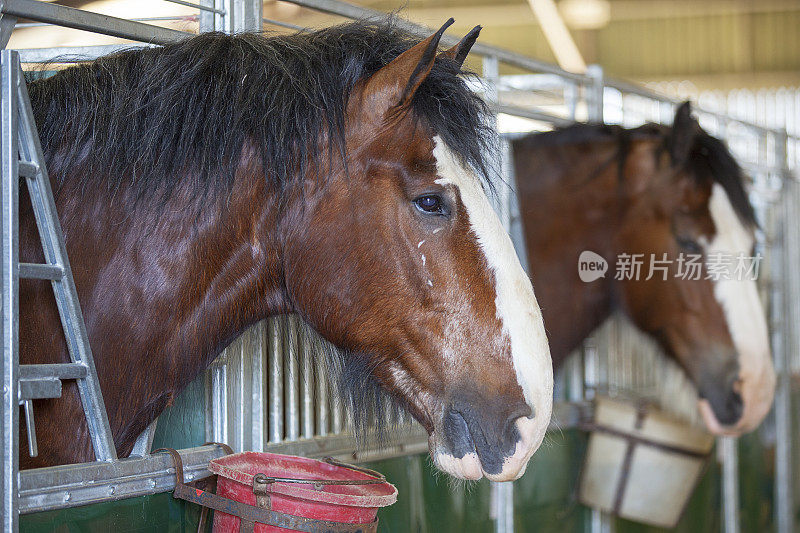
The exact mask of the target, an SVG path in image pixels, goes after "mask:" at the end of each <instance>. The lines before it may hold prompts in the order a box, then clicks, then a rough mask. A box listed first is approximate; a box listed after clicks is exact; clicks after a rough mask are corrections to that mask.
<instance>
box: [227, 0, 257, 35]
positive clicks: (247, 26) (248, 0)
mask: <svg viewBox="0 0 800 533" xmlns="http://www.w3.org/2000/svg"><path fill="white" fill-rule="evenodd" d="M230 9H231V10H232V12H233V13H232V15H233V16H232V18H233V24H232V29H233V32H234V33H238V32H243V31H261V27H262V26H263V22H262V12H263V8H262V5H261V0H231V2H230Z"/></svg>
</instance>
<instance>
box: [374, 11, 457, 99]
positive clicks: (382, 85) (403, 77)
mask: <svg viewBox="0 0 800 533" xmlns="http://www.w3.org/2000/svg"><path fill="white" fill-rule="evenodd" d="M453 22H455V21H454V20H453V19H452V18H451V19H450V20H448V21H447V22H445V23H444V25H443V26H442V27H441V28H439V31H437V32H436V33H434V34H433V35H431V36H430V37H428V38H427V39H425V40H424V41H422V42H420V43H419V44H416V45H414V46H412V47H411V48H409V49H408V50H406V51H405V52H403V53H402V54H400V55H399V56H397V57H396V58H395V59H393V60H392V61H391V62H390V63H389V64H388V65H386V66H385V67H383V68H381V69H380V70H379V71H378V72H376V73H375V74H373V75H372V76H371V77H370V78H369V80H367V85H366V92H367V93H368V94H369V93H374V94H387V95H388V98H389V102H388V107H389V108H390V109H392V108H401V109H402V108H405V107H407V106H408V105H409V104H410V103H411V99H412V98H414V93H416V92H417V89H418V88H419V86H420V85H422V82H423V81H425V78H427V77H428V74H430V72H431V69H432V68H433V63H434V61H435V60H436V49H437V47H438V46H439V40H440V39H441V38H442V34H443V33H444V30H446V29H447V28H448V27H449V26H450V25H451V24H453Z"/></svg>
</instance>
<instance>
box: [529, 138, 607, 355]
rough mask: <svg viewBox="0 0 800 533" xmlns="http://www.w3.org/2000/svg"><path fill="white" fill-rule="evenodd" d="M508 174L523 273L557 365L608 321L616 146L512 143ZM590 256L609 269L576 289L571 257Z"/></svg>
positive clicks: (575, 268)
mask: <svg viewBox="0 0 800 533" xmlns="http://www.w3.org/2000/svg"><path fill="white" fill-rule="evenodd" d="M513 151H514V168H515V172H516V181H517V194H518V197H519V202H520V212H521V216H522V221H523V226H524V233H525V239H526V247H527V255H528V266H529V272H530V274H531V278H532V280H533V287H534V290H535V291H536V297H537V299H538V301H539V305H540V306H541V308H542V314H543V316H544V323H545V328H546V329H547V332H548V336H549V340H550V350H551V354H552V357H553V364H554V365H556V366H558V365H560V364H561V363H562V362H563V360H564V359H565V358H566V357H567V355H569V354H570V352H572V351H573V350H574V349H575V348H577V347H578V346H579V345H580V343H581V342H582V341H583V340H584V339H585V338H586V337H587V336H588V335H589V334H590V333H591V332H592V331H593V330H594V329H595V328H597V327H598V326H599V325H600V324H601V323H602V322H603V321H604V320H605V319H606V318H607V317H608V316H609V315H610V314H611V311H612V306H613V294H612V293H613V277H614V265H615V263H616V260H615V256H616V250H615V245H614V242H615V240H616V234H617V231H618V229H619V227H620V222H619V220H620V207H621V205H620V201H619V198H620V196H619V189H618V177H619V176H618V169H619V165H618V160H617V154H618V149H617V146H616V143H606V142H601V143H597V146H593V147H592V148H591V149H590V150H588V151H587V150H586V146H585V145H583V146H576V145H570V144H565V145H561V146H559V145H556V146H552V145H550V146H546V147H535V146H532V145H530V144H529V143H526V142H515V143H514V144H513ZM584 250H590V251H592V252H595V253H597V254H598V255H600V256H602V257H603V258H604V259H605V260H606V262H607V263H608V265H609V268H608V271H607V272H606V274H605V277H604V278H600V279H597V280H595V281H592V282H583V281H581V279H580V278H579V276H578V258H579V257H580V254H581V252H583V251H584Z"/></svg>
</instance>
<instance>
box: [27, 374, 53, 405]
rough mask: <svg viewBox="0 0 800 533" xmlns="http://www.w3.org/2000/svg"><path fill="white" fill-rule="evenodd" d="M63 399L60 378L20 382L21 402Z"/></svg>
mask: <svg viewBox="0 0 800 533" xmlns="http://www.w3.org/2000/svg"><path fill="white" fill-rule="evenodd" d="M44 398H61V380H60V379H58V378H34V379H20V380H19V401H20V402H24V401H26V400H41V399H44Z"/></svg>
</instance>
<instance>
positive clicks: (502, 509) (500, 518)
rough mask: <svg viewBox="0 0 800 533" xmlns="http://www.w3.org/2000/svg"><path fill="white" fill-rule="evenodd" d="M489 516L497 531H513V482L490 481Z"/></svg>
mask: <svg viewBox="0 0 800 533" xmlns="http://www.w3.org/2000/svg"><path fill="white" fill-rule="evenodd" d="M491 491H492V492H491V506H490V512H491V517H492V519H494V521H495V522H494V523H495V527H494V530H495V531H496V532H497V533H512V532H513V531H514V484H513V483H511V482H501V483H492V489H491Z"/></svg>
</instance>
